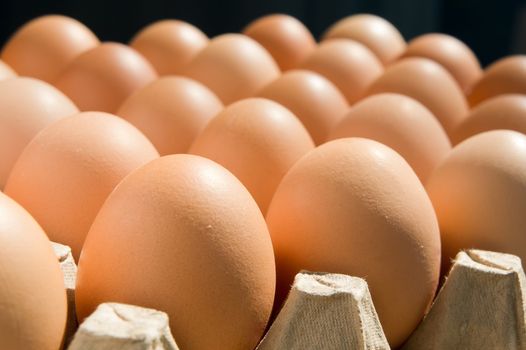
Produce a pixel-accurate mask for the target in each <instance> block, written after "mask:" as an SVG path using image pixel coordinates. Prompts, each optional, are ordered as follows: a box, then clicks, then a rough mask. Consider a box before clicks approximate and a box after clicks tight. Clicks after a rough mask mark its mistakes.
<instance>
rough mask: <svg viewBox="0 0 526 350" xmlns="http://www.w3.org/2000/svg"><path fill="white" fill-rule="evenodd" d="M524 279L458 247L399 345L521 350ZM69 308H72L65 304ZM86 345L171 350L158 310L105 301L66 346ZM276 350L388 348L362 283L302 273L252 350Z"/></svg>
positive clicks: (78, 349) (504, 257) (511, 264)
mask: <svg viewBox="0 0 526 350" xmlns="http://www.w3.org/2000/svg"><path fill="white" fill-rule="evenodd" d="M70 262H71V260H70ZM63 271H64V268H63ZM66 271H70V272H71V271H73V269H72V268H71V267H70V268H69V269H68V270H66ZM75 271H76V268H75ZM67 276H69V278H70V279H69V281H67V282H66V286H68V285H69V286H71V281H72V279H71V274H70V273H69V272H68V273H65V278H67ZM73 280H74V279H73ZM525 281H526V279H525V275H524V271H523V269H522V264H521V261H520V259H519V258H518V257H516V256H513V255H509V254H502V253H493V252H487V251H481V250H467V251H465V252H460V253H459V254H458V255H457V257H456V258H455V261H454V264H453V267H452V268H451V271H450V273H449V276H448V278H447V279H446V281H445V283H444V285H443V286H442V288H441V290H440V292H439V293H438V295H437V297H436V299H435V301H434V303H433V305H432V307H431V309H430V311H429V313H428V314H427V315H426V317H425V318H424V320H423V321H422V322H421V324H420V325H419V327H418V328H417V329H416V330H415V331H414V333H413V334H412V335H411V337H410V338H409V339H408V340H407V342H406V343H405V344H404V345H403V346H402V348H401V349H404V350H412V349H430V350H435V349H436V350H438V349H467V350H470V349H473V350H474V349H477V350H478V349H526V325H525V322H526V321H525V317H526V306H525V303H524V297H525V296H526V289H525ZM73 286H74V285H73ZM69 306H70V307H72V308H73V310H74V304H73V303H72V304H69ZM89 349H102V350H104V349H123V350H132V349H133V350H139V349H141V350H174V349H178V347H177V345H176V342H175V340H174V338H173V336H172V335H171V333H170V329H169V322H168V316H167V315H166V314H165V313H164V312H161V311H157V310H152V309H147V308H142V307H138V306H132V305H124V304H118V303H105V304H101V305H100V306H99V307H98V308H97V310H96V311H95V312H94V313H93V314H92V315H91V316H90V317H88V318H86V320H85V321H84V322H83V323H82V324H81V325H80V327H79V328H78V330H77V332H76V333H75V336H74V338H73V341H72V342H71V345H70V346H69V348H68V350H89ZM277 349H287V350H294V349H324V350H331V349H335V350H336V349H359V350H362V349H363V350H365V349H367V350H372V349H389V345H388V343H387V340H386V337H385V335H384V332H383V330H382V327H381V324H380V321H379V319H378V315H377V314H376V311H375V308H374V305H373V303H372V299H371V295H370V293H369V289H368V287H367V283H366V282H365V280H363V279H360V278H357V277H351V276H347V275H341V274H332V273H312V272H306V271H303V272H301V273H299V274H298V275H297V276H296V278H295V280H294V284H293V286H292V289H291V291H290V293H289V296H288V298H287V300H286V302H285V304H284V306H283V308H282V310H281V311H280V313H279V314H278V316H277V318H276V320H275V321H274V323H273V324H272V326H271V327H270V328H269V330H268V332H267V334H266V335H265V336H264V337H263V339H262V340H261V342H260V344H259V345H258V347H257V350H277Z"/></svg>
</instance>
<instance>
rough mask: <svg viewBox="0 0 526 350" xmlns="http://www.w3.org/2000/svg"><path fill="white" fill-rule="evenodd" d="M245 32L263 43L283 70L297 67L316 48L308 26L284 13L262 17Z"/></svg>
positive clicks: (244, 32) (244, 31)
mask: <svg viewBox="0 0 526 350" xmlns="http://www.w3.org/2000/svg"><path fill="white" fill-rule="evenodd" d="M243 34H245V35H247V36H249V37H251V38H252V39H254V40H256V41H257V42H259V43H260V44H261V45H263V47H264V48H265V49H266V50H267V51H268V52H269V53H270V54H271V55H272V57H273V58H274V59H275V60H276V63H277V64H278V65H279V68H280V69H281V70H282V71H286V70H289V69H293V68H297V67H298V65H299V64H300V63H301V62H302V61H303V60H304V59H305V58H307V57H308V56H309V55H310V54H311V53H312V51H314V49H315V48H316V40H314V37H313V36H312V34H311V32H310V31H309V30H308V29H307V27H305V25H304V24H303V23H301V22H300V21H299V20H298V19H296V18H294V17H292V16H289V15H284V14H273V15H268V16H264V17H261V18H259V19H257V20H255V21H253V22H252V23H250V24H249V25H248V26H247V27H246V28H245V29H244V30H243Z"/></svg>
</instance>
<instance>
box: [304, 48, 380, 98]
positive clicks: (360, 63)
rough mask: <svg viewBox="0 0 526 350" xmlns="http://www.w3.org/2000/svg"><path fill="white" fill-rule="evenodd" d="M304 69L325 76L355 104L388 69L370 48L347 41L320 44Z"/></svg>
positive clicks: (305, 62) (306, 61)
mask: <svg viewBox="0 0 526 350" xmlns="http://www.w3.org/2000/svg"><path fill="white" fill-rule="evenodd" d="M300 67H301V68H303V69H308V70H312V71H314V72H317V73H319V74H321V75H323V76H325V77H326V78H327V79H329V80H330V81H331V82H332V83H333V84H334V85H336V86H337V87H338V88H339V89H340V91H341V92H342V93H343V95H344V96H345V97H346V98H347V101H348V102H349V103H351V104H352V103H354V102H356V101H357V100H358V99H360V98H361V97H362V96H363V94H364V93H365V91H366V90H367V88H368V87H369V86H370V85H371V83H372V82H374V81H375V80H376V79H377V78H378V77H380V76H381V75H382V73H383V70H384V69H383V66H382V63H381V62H380V61H379V60H378V59H377V58H376V57H375V55H374V54H373V53H372V52H371V51H370V50H369V49H368V48H367V47H365V46H364V45H362V44H360V43H358V42H355V41H351V40H344V39H339V40H330V41H327V42H324V43H322V44H320V46H319V47H318V48H317V49H316V50H315V51H314V52H313V53H312V55H310V56H309V57H308V58H307V59H306V60H305V61H304V62H303V63H302V64H301V65H300Z"/></svg>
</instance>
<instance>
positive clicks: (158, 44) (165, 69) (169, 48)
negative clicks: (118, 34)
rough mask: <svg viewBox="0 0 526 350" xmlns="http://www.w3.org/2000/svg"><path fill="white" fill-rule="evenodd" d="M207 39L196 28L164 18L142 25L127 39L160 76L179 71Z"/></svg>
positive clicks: (204, 45) (205, 43) (203, 45)
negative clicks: (143, 26) (137, 31)
mask: <svg viewBox="0 0 526 350" xmlns="http://www.w3.org/2000/svg"><path fill="white" fill-rule="evenodd" d="M208 41H209V40H208V37H207V36H206V35H205V34H204V33H203V32H202V31H201V30H199V29H198V28H197V27H194V26H193V25H191V24H189V23H186V22H183V21H180V20H175V19H167V20H162V21H157V22H154V23H152V24H150V25H149V26H147V27H145V28H143V29H142V30H141V31H140V32H139V33H137V34H136V35H135V36H134V37H133V39H132V40H131V41H130V46H131V47H132V48H134V49H135V50H137V51H138V52H139V53H141V54H142V55H143V56H144V57H146V59H147V60H148V61H150V63H151V64H152V65H153V67H154V68H155V70H156V71H157V73H159V75H168V74H180V73H181V72H182V71H183V70H184V69H185V67H186V66H187V65H188V63H190V61H191V60H192V59H193V58H194V57H195V55H196V54H197V53H198V52H199V51H201V50H202V49H204V48H205V47H206V45H208Z"/></svg>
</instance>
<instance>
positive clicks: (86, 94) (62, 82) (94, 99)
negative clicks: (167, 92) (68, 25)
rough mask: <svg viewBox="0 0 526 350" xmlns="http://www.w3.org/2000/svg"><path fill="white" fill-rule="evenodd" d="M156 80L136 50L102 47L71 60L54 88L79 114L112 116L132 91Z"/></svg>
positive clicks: (150, 68) (151, 69)
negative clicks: (73, 103) (78, 109)
mask: <svg viewBox="0 0 526 350" xmlns="http://www.w3.org/2000/svg"><path fill="white" fill-rule="evenodd" d="M155 79H157V73H156V72H155V70H154V69H153V67H152V66H151V65H150V63H148V61H146V59H145V58H144V57H142V56H141V55H140V54H139V53H137V52H136V51H135V50H133V49H132V48H130V47H128V46H126V45H123V44H119V43H103V44H101V45H99V46H98V47H96V48H94V49H92V50H89V51H87V52H85V53H83V54H82V55H80V56H78V57H77V58H76V59H74V60H73V62H71V64H70V65H68V66H67V67H66V69H65V70H63V71H62V73H61V74H60V75H59V76H58V78H57V80H56V81H55V83H54V85H55V86H56V87H58V88H59V89H60V90H62V91H63V92H64V93H65V94H66V95H68V96H69V97H70V98H71V99H72V100H73V102H75V103H76V104H77V106H78V107H79V108H80V110H81V111H103V112H111V113H114V112H115V111H116V110H117V108H119V106H120V105H121V104H122V102H123V101H124V100H125V99H126V98H127V97H128V96H129V95H131V94H132V93H133V92H134V91H135V90H137V89H140V88H141V87H143V86H145V85H147V84H148V83H150V82H152V81H154V80H155Z"/></svg>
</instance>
